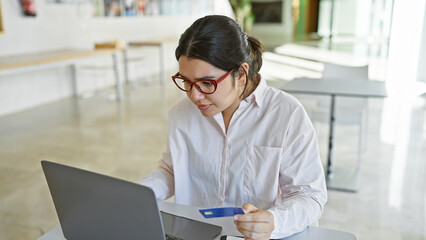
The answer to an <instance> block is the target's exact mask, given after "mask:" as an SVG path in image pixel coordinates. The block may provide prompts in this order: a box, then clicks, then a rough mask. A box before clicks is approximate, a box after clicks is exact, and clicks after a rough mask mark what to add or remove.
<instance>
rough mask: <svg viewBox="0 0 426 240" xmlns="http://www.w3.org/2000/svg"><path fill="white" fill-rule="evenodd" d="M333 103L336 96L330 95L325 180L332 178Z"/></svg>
mask: <svg viewBox="0 0 426 240" xmlns="http://www.w3.org/2000/svg"><path fill="white" fill-rule="evenodd" d="M335 103H336V96H335V95H331V104H330V130H329V133H328V156H327V180H330V179H332V178H333V135H334V120H335Z"/></svg>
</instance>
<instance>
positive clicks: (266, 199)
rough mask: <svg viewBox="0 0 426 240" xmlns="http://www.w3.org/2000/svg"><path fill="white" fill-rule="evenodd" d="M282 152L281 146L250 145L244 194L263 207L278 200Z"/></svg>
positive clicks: (247, 155)
mask: <svg viewBox="0 0 426 240" xmlns="http://www.w3.org/2000/svg"><path fill="white" fill-rule="evenodd" d="M282 152H283V149H282V148H279V147H265V146H258V145H252V144H250V145H248V148H247V153H246V159H245V160H246V161H245V163H246V165H245V170H244V194H245V195H246V199H247V201H248V202H251V203H253V204H257V205H258V207H262V205H264V204H266V205H271V204H273V202H274V201H275V200H276V198H277V196H278V193H279V190H278V186H279V179H278V178H279V171H280V170H279V169H280V159H281V155H282ZM263 207H267V206H263Z"/></svg>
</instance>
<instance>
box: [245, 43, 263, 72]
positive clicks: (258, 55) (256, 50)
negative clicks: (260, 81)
mask: <svg viewBox="0 0 426 240" xmlns="http://www.w3.org/2000/svg"><path fill="white" fill-rule="evenodd" d="M247 40H248V44H249V47H250V58H251V61H252V66H251V67H252V68H253V69H250V71H251V72H252V73H254V74H257V73H258V72H259V70H260V68H261V67H262V63H263V61H262V53H263V52H264V51H265V48H264V47H263V45H262V43H261V42H260V41H259V40H258V39H257V38H255V37H252V36H248V38H247Z"/></svg>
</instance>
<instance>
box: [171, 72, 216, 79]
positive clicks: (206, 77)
mask: <svg viewBox="0 0 426 240" xmlns="http://www.w3.org/2000/svg"><path fill="white" fill-rule="evenodd" d="M179 76H181V77H183V78H185V79H188V80H189V78H187V77H185V76H184V75H182V74H181V73H179ZM213 78H215V76H204V77H200V78H196V79H195V80H204V79H213Z"/></svg>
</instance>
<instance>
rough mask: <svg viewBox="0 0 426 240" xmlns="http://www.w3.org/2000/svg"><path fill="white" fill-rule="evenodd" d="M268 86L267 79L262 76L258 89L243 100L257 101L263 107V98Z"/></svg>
mask: <svg viewBox="0 0 426 240" xmlns="http://www.w3.org/2000/svg"><path fill="white" fill-rule="evenodd" d="M266 87H267V85H266V81H265V79H263V77H262V76H260V82H259V85H257V87H256V89H255V90H254V91H253V92H252V93H251V94H250V96H248V97H246V98H245V99H244V100H243V101H246V102H256V104H257V106H259V107H261V106H262V103H263V99H265V92H266Z"/></svg>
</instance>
